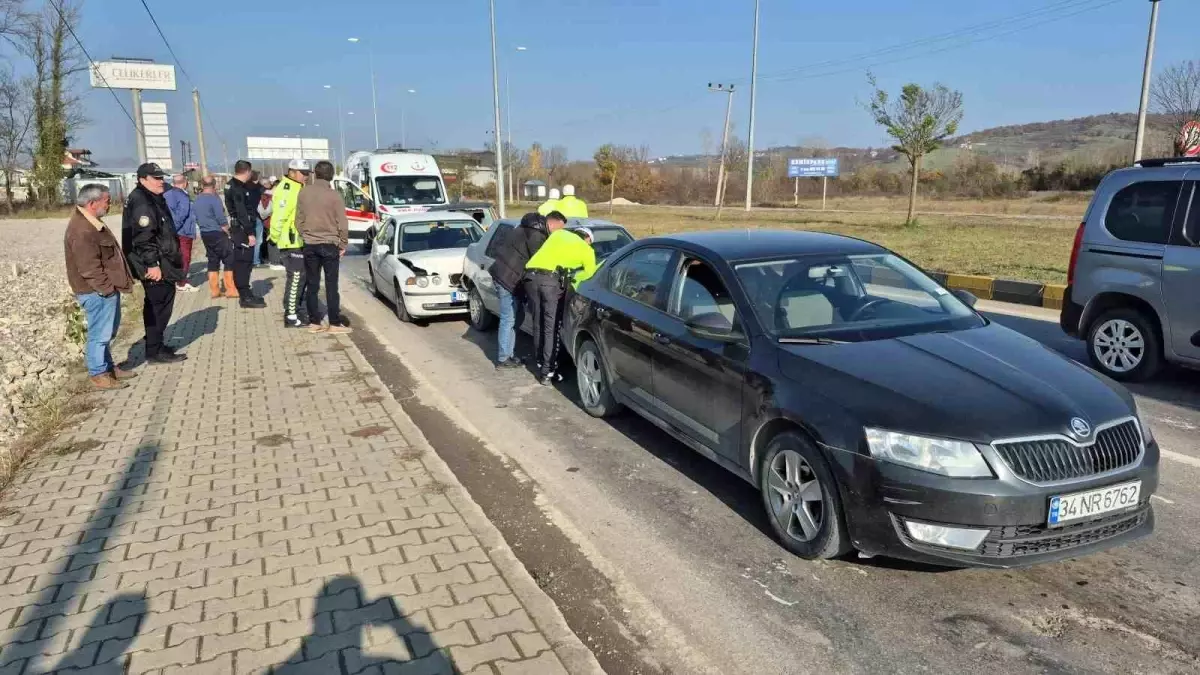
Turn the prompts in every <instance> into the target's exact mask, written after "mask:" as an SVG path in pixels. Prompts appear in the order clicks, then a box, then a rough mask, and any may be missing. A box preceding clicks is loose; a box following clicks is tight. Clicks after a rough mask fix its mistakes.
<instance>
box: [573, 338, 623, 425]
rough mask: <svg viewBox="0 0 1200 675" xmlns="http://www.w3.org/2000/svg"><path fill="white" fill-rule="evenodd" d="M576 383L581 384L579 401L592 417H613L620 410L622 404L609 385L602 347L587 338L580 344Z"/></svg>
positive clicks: (576, 363)
mask: <svg viewBox="0 0 1200 675" xmlns="http://www.w3.org/2000/svg"><path fill="white" fill-rule="evenodd" d="M575 383H576V384H577V385H578V386H579V402H580V405H582V406H583V409H584V410H586V411H587V413H588V414H589V415H591V416H592V417H611V416H612V415H615V414H616V413H618V412H620V410H621V404H620V403H618V402H617V399H615V398H613V395H612V390H611V389H610V388H609V386H608V374H607V372H606V371H605V369H604V361H603V359H601V358H600V348H599V347H597V346H596V343H595V342H592V341H591V340H586V341H585V342H584V343H583V344H582V345H580V346H579V353H578V354H577V355H576V359H575Z"/></svg>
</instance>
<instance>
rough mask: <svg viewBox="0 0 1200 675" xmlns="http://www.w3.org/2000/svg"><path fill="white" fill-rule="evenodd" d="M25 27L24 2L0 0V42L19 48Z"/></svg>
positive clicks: (21, 0)
mask: <svg viewBox="0 0 1200 675" xmlns="http://www.w3.org/2000/svg"><path fill="white" fill-rule="evenodd" d="M27 26H28V21H27V15H26V13H25V0H0V42H7V43H8V44H9V45H10V46H12V47H17V48H19V47H20V44H21V36H22V35H23V34H24V29H25V28H26V27H27Z"/></svg>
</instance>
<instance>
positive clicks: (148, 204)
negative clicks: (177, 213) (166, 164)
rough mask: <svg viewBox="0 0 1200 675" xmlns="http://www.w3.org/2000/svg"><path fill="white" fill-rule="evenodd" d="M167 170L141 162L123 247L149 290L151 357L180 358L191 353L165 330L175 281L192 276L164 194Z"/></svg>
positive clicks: (146, 312)
mask: <svg viewBox="0 0 1200 675" xmlns="http://www.w3.org/2000/svg"><path fill="white" fill-rule="evenodd" d="M165 179H166V174H165V173H163V170H162V169H161V168H159V166H158V165H157V164H154V163H147V164H143V165H141V166H139V167H138V170H137V181H138V186H137V187H136V188H134V189H133V191H132V192H130V193H129V198H128V199H126V200H125V211H124V212H123V213H122V214H121V247H122V248H123V249H124V251H125V258H126V260H128V261H129V271H130V272H131V273H132V274H133V276H134V277H136V278H138V279H140V280H141V282H142V288H143V289H145V291H146V299H145V305H144V307H143V310H142V320H143V323H144V325H145V328H146V360H147V361H149V362H150V363H174V362H176V361H183V360H184V359H186V358H187V356H186V355H184V354H176V353H175V350H173V349H171V348H170V347H168V346H167V345H165V344H163V333H165V332H166V330H167V324H168V323H170V321H171V311H172V310H173V309H174V308H175V284H177V283H179V282H181V281H183V280H185V279H186V278H187V271H186V270H184V269H183V253H182V252H181V251H180V250H179V239H178V238H177V237H176V235H175V222H174V221H173V220H172V219H171V210H170V209H168V208H167V202H166V200H165V199H163V192H165V191H166V183H165V182H164V180H165Z"/></svg>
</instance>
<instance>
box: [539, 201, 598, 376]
mask: <svg viewBox="0 0 1200 675" xmlns="http://www.w3.org/2000/svg"><path fill="white" fill-rule="evenodd" d="M566 224H567V217H566V215H564V214H562V213H561V212H559V211H551V212H550V215H548V216H546V228H547V229H548V230H550V236H549V237H547V238H546V241H545V243H543V244H542V246H541V248H539V249H538V250H537V253H534V254H533V257H532V258H530V259H529V262H527V263H525V297H526V298H527V299H528V302H529V305H530V309H531V310H532V312H531V313H532V314H533V353H534V358H535V359H537V369H538V379H539V380H540V381H541V383H542V384H551V383H552V382H554V380H555V378H556V377H557V373H556V371H557V366H558V342H559V340H558V333H559V330H560V329H561V327H562V326H561V321H562V309H563V307H562V305H563V298H564V297H565V296H566V292H567V284H568V283H575V284H577V283H579V282H581V281H583V280H585V279H588V278H589V277H591V276H592V275H593V274H595V273H596V252H595V250H593V249H592V246H591V244H589V243H588V242H587V240H586V239H585V235H586V236H590V234H591V233H590V231H588V230H587V229H586V228H581V230H582V231H580V232H575V231H571V230H567V229H565V227H566Z"/></svg>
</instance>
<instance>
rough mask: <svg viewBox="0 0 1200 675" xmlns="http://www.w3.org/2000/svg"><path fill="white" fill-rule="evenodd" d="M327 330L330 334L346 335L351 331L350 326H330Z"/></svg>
mask: <svg viewBox="0 0 1200 675" xmlns="http://www.w3.org/2000/svg"><path fill="white" fill-rule="evenodd" d="M325 332H326V333H328V334H329V335H345V334H346V333H349V332H351V331H350V327H349V326H330V327H328V328H326V329H325Z"/></svg>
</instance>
